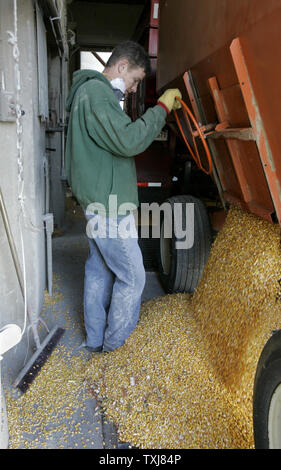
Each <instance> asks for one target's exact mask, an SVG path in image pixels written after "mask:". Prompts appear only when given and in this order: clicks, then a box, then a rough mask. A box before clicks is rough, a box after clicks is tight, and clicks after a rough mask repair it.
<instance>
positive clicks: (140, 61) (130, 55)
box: [106, 41, 151, 75]
mask: <svg viewBox="0 0 281 470" xmlns="http://www.w3.org/2000/svg"><path fill="white" fill-rule="evenodd" d="M120 59H127V60H128V62H129V66H130V67H132V68H133V67H142V68H143V69H144V71H145V73H146V75H149V74H150V72H151V65H150V60H149V55H148V54H147V52H146V51H145V49H144V48H143V47H142V46H141V45H140V44H138V43H137V42H134V41H125V42H122V43H120V44H118V46H116V47H115V48H114V49H113V51H112V54H111V56H110V57H109V59H108V61H107V64H106V67H111V66H113V65H115V64H116V63H117V62H118V61H119V60H120Z"/></svg>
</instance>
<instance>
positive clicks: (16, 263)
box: [0, 188, 24, 297]
mask: <svg viewBox="0 0 281 470" xmlns="http://www.w3.org/2000/svg"><path fill="white" fill-rule="evenodd" d="M0 211H1V215H2V219H3V222H4V227H5V231H6V235H7V238H8V242H9V246H10V250H11V255H12V258H13V261H14V266H15V269H16V273H17V278H18V281H19V285H20V289H21V293H22V296H23V297H24V287H23V280H22V274H21V268H20V264H19V259H18V255H17V251H16V246H15V243H14V239H13V235H12V232H11V228H10V224H9V219H8V214H7V210H6V207H5V203H4V199H3V195H2V191H1V188H0Z"/></svg>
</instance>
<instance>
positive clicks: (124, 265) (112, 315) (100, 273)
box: [84, 215, 145, 351]
mask: <svg viewBox="0 0 281 470" xmlns="http://www.w3.org/2000/svg"><path fill="white" fill-rule="evenodd" d="M128 217H130V218H131V219H130V222H132V218H133V215H130V216H128ZM86 218H87V219H88V221H89V220H90V219H91V216H86ZM103 220H104V221H105V228H106V233H105V234H104V235H105V236H94V237H92V236H91V235H92V232H91V229H90V230H87V235H88V241H89V247H90V252H89V256H88V259H87V261H86V265H85V280H84V321H85V329H86V335H87V336H86V345H87V346H89V347H92V348H97V347H100V346H103V350H105V351H113V350H114V349H116V348H118V347H119V346H122V345H123V344H124V342H125V340H126V339H127V338H128V336H129V335H130V334H131V332H132V331H133V330H134V328H135V327H136V325H137V322H138V319H139V312H140V304H141V295H142V292H143V288H144V285H145V270H144V266H143V258H142V253H141V250H140V247H139V244H138V239H137V232H136V228H135V226H134V230H133V232H134V234H131V235H130V236H128V237H127V238H123V237H122V236H121V235H120V233H119V232H118V233H117V236H116V237H113V238H112V237H110V236H109V226H111V227H112V226H113V227H115V229H116V222H114V221H113V220H112V219H109V218H103ZM121 220H124V217H123V218H120V217H118V219H117V224H119V222H120V221H121ZM128 220H129V219H128ZM133 223H134V221H133ZM88 226H89V223H88V225H87V227H88ZM89 235H90V236H89ZM132 235H133V236H132Z"/></svg>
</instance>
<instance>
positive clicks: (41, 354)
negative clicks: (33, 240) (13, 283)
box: [0, 188, 65, 393]
mask: <svg viewBox="0 0 281 470" xmlns="http://www.w3.org/2000/svg"><path fill="white" fill-rule="evenodd" d="M0 212H1V215H2V219H3V223H4V228H5V232H6V235H7V239H8V243H9V247H10V250H11V255H12V258H13V262H14V267H15V270H16V274H17V278H18V282H19V285H20V289H21V293H22V296H23V298H24V295H25V292H24V283H23V277H22V272H21V268H20V264H19V259H18V255H17V251H16V246H15V243H14V239H13V235H12V231H11V228H10V223H9V219H8V214H7V210H6V207H5V204H4V199H3V195H2V191H1V188H0ZM27 316H28V320H29V322H30V325H31V329H32V333H33V337H34V341H35V345H36V351H35V353H34V354H33V355H32V356H31V358H30V359H29V360H28V362H27V363H26V364H25V366H24V367H23V369H22V370H21V372H20V373H19V375H18V377H17V378H16V380H15V381H14V384H13V385H14V387H17V388H19V390H21V392H23V393H24V392H26V390H27V389H28V387H29V385H30V384H31V383H32V382H33V380H34V379H35V377H36V375H37V374H38V372H39V371H40V369H41V368H42V366H43V365H44V364H45V362H46V361H47V359H48V357H49V356H50V355H51V353H52V351H53V350H54V348H55V347H56V345H57V343H58V342H59V340H60V338H61V336H62V335H63V333H64V331H65V330H64V329H63V328H60V327H58V326H55V327H54V328H53V329H52V330H51V331H50V332H49V334H48V335H47V336H46V338H45V339H44V340H43V342H42V343H40V339H39V334H38V330H37V322H35V321H34V320H33V318H32V316H31V314H30V311H29V309H28V306H27Z"/></svg>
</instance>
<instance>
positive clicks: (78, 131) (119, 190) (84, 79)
mask: <svg viewBox="0 0 281 470" xmlns="http://www.w3.org/2000/svg"><path fill="white" fill-rule="evenodd" d="M149 67H150V64H149V57H148V55H147V53H146V52H145V51H144V49H143V48H142V47H141V46H140V45H139V44H137V43H134V42H132V41H127V42H125V43H122V44H120V45H119V46H117V47H116V48H115V49H114V50H113V53H112V55H111V57H110V59H109V61H108V63H107V64H106V67H105V69H104V72H103V74H101V73H99V72H97V71H94V70H80V71H77V72H75V73H74V77H73V78H74V79H73V86H72V88H71V90H70V94H69V97H68V100H67V110H68V111H69V112H70V116H69V124H68V130H67V142H66V172H67V179H68V182H69V184H70V186H71V189H72V191H73V194H74V195H75V197H76V198H77V200H78V202H79V203H80V204H81V206H82V208H83V209H84V211H85V215H86V218H87V220H88V224H87V235H88V241H89V247H90V253H89V256H88V259H87V261H86V265H85V280H84V319H85V329H86V340H85V344H84V345H85V346H86V347H87V348H88V349H89V350H90V351H93V352H95V351H112V350H114V349H116V348H117V347H119V346H121V345H123V344H124V342H125V340H126V339H127V338H128V336H129V335H130V334H131V332H132V331H133V329H134V328H135V326H136V324H137V321H138V318H139V310H140V302H141V295H142V291H143V288H144V284H145V271H144V267H143V260H142V255H141V251H140V248H139V245H138V240H137V231H136V228H135V225H134V220H133V215H132V213H130V211H131V210H132V209H134V208H137V207H138V190H137V179H136V168H135V161H134V156H136V155H137V154H139V153H141V152H143V151H144V150H145V149H147V147H148V146H149V145H150V144H151V143H152V142H153V140H154V139H155V138H156V137H157V136H158V135H159V133H160V131H161V130H162V128H163V127H164V125H165V122H166V117H167V114H168V113H169V112H170V111H171V110H172V109H176V108H178V107H180V103H179V102H178V101H177V100H176V97H177V96H178V97H181V93H180V91H179V90H178V89H169V90H166V91H165V93H164V94H163V95H162V96H161V97H160V98H159V100H158V104H157V105H156V106H154V107H152V108H149V109H148V110H147V111H146V112H145V113H144V114H143V115H142V117H141V118H139V119H137V120H136V121H134V122H132V120H131V119H130V118H129V116H128V115H127V114H126V113H125V112H124V111H123V110H122V109H121V107H120V102H119V101H120V98H121V97H122V96H124V95H125V94H126V93H135V92H136V90H137V86H138V84H139V83H140V81H141V80H143V79H144V77H145V75H146V74H147V73H148V72H149ZM128 212H129V213H128ZM97 226H98V230H96V227H97ZM127 226H130V228H131V230H130V233H129V235H128V232H127V231H126V230H124V228H125V227H127ZM120 227H122V228H123V231H122V230H120Z"/></svg>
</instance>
